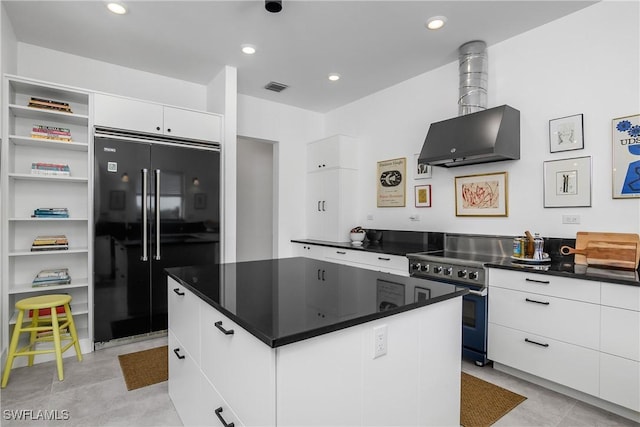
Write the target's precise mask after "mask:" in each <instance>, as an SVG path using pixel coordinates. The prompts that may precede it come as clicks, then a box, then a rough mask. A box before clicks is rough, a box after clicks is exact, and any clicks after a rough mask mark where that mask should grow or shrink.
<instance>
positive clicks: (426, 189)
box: [415, 185, 431, 208]
mask: <svg viewBox="0 0 640 427" xmlns="http://www.w3.org/2000/svg"><path fill="white" fill-rule="evenodd" d="M415 200H416V208H430V207H431V185H416V186H415Z"/></svg>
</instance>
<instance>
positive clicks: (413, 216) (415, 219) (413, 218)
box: [409, 214, 420, 221]
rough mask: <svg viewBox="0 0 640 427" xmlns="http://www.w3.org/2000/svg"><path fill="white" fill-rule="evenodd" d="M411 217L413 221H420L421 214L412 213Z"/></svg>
mask: <svg viewBox="0 0 640 427" xmlns="http://www.w3.org/2000/svg"><path fill="white" fill-rule="evenodd" d="M409 219H410V220H411V221H420V215H418V214H413V215H411V216H410V217H409Z"/></svg>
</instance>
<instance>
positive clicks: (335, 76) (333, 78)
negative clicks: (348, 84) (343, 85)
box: [329, 73, 340, 82]
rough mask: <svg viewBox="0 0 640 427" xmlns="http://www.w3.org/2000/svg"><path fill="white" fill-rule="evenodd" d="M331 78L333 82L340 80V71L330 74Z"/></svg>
mask: <svg viewBox="0 0 640 427" xmlns="http://www.w3.org/2000/svg"><path fill="white" fill-rule="evenodd" d="M329 80H331V81H332V82H337V81H338V80H340V74H338V73H331V74H329Z"/></svg>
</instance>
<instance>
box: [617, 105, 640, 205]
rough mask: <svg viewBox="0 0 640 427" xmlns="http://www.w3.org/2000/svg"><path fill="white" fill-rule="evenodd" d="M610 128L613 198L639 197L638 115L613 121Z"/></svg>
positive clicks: (639, 136) (639, 144) (639, 145)
mask: <svg viewBox="0 0 640 427" xmlns="http://www.w3.org/2000/svg"><path fill="white" fill-rule="evenodd" d="M611 128H612V129H611V132H612V137H611V139H612V143H613V181H612V182H613V188H612V192H613V198H614V199H630V198H635V197H640V114H636V115H635V116H626V117H618V118H617V119H613V121H612V123H611Z"/></svg>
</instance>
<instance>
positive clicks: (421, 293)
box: [413, 286, 431, 302]
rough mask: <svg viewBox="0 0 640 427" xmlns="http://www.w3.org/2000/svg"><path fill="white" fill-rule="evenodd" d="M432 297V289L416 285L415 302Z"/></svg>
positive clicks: (414, 291)
mask: <svg viewBox="0 0 640 427" xmlns="http://www.w3.org/2000/svg"><path fill="white" fill-rule="evenodd" d="M430 298H431V289H429V288H423V287H422V286H416V287H415V288H414V290H413V302H422V301H426V300H428V299H430Z"/></svg>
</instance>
